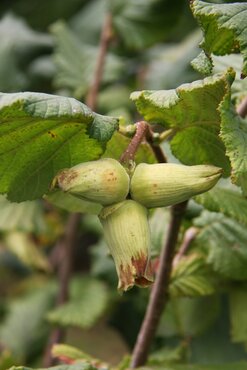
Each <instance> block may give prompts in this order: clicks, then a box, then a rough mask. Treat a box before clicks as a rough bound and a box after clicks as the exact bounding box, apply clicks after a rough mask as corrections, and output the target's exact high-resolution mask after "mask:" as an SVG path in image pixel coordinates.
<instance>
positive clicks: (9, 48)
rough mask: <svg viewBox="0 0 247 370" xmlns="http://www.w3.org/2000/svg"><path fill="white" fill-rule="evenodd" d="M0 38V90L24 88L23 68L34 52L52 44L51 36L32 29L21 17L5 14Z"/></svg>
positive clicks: (26, 84)
mask: <svg viewBox="0 0 247 370" xmlns="http://www.w3.org/2000/svg"><path fill="white" fill-rule="evenodd" d="M0 39H1V44H0V55H1V58H0V81H1V91H6V92H11V91H20V90H23V89H26V88H27V87H28V86H29V81H28V77H27V76H26V75H25V71H24V68H26V66H27V65H28V62H29V60H30V59H31V58H33V56H34V53H35V52H37V51H39V50H40V49H43V48H46V49H47V48H50V47H51V46H52V40H51V37H50V36H49V35H46V34H43V33H40V32H35V31H33V30H32V29H31V28H29V27H28V25H27V24H26V22H25V21H24V20H23V19H22V18H19V17H17V16H15V15H13V14H7V15H5V16H4V17H3V18H2V19H1V21H0Z"/></svg>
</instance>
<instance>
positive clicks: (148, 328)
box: [131, 202, 187, 368]
mask: <svg viewBox="0 0 247 370" xmlns="http://www.w3.org/2000/svg"><path fill="white" fill-rule="evenodd" d="M186 206H187V202H183V203H180V204H177V205H174V206H173V207H172V208H171V222H170V225H169V229H168V235H167V240H166V244H165V246H164V248H163V250H162V252H161V256H160V265H159V268H158V273H157V276H156V280H155V283H154V285H153V288H152V291H151V296H150V300H149V303H148V307H147V311H146V314H145V317H144V320H143V322H142V326H141V329H140V332H139V334H138V338H137V341H136V344H135V347H134V351H133V355H132V361H131V368H136V367H139V366H142V365H144V364H145V362H146V360H147V357H148V353H149V350H150V347H151V344H152V342H153V339H154V336H155V333H156V330H157V327H158V324H159V321H160V318H161V314H162V312H163V310H164V307H165V305H166V303H167V301H168V287H169V278H170V273H171V268H172V260H173V256H174V253H175V247H176V243H177V239H178V234H179V229H180V225H181V222H182V219H183V215H184V212H185V209H186Z"/></svg>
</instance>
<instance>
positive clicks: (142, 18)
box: [109, 0, 184, 49]
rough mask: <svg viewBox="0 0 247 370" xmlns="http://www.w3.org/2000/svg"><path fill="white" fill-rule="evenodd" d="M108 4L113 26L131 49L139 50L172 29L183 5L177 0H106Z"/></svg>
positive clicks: (161, 37) (169, 32)
mask: <svg viewBox="0 0 247 370" xmlns="http://www.w3.org/2000/svg"><path fill="white" fill-rule="evenodd" d="M109 4H110V10H111V12H112V14H113V27H114V29H115V30H116V32H117V34H118V35H119V36H120V37H121V38H122V40H123V42H124V43H125V45H126V46H127V47H128V48H131V49H142V48H145V47H148V46H150V45H152V44H153V43H155V42H157V41H161V40H164V39H165V37H167V36H168V35H169V34H171V32H172V31H173V28H174V26H175V25H176V21H177V20H178V19H179V15H180V14H181V12H182V10H183V7H184V3H183V2H182V1H179V0H174V1H173V2H172V3H170V2H169V1H167V0H165V1H164V0H154V1H151V2H147V1H146V0H138V1H136V0H125V1H121V0H110V1H109ZM168 9H169V12H168ZM168 13H169V16H168ZM130 35H131V37H130Z"/></svg>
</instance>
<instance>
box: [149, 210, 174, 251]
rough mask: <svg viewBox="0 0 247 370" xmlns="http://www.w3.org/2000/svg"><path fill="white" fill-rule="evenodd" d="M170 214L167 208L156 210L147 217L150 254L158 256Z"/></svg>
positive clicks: (163, 241) (165, 235)
mask: <svg viewBox="0 0 247 370" xmlns="http://www.w3.org/2000/svg"><path fill="white" fill-rule="evenodd" d="M170 218H171V215H170V212H169V210H168V209H167V208H156V209H154V210H153V211H152V212H151V215H150V217H149V226H150V231H151V245H152V254H153V255H154V256H159V255H160V251H161V249H162V248H163V246H164V243H165V240H166V237H167V231H168V227H169V222H170Z"/></svg>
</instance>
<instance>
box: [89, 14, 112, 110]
mask: <svg viewBox="0 0 247 370" xmlns="http://www.w3.org/2000/svg"><path fill="white" fill-rule="evenodd" d="M111 39H112V17H111V14H108V15H107V16H106V19H105V23H104V26H103V28H102V32H101V37H100V47H99V54H98V58H97V62H96V67H95V74H94V79H93V81H92V84H91V86H90V88H89V91H88V94H87V97H86V105H87V106H88V107H90V108H91V109H92V110H95V109H96V106H97V98H98V93H99V88H100V84H101V81H102V76H103V71H104V65H105V59H106V53H107V50H108V47H109V44H110V42H111Z"/></svg>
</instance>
